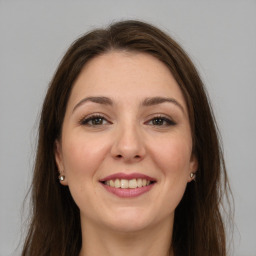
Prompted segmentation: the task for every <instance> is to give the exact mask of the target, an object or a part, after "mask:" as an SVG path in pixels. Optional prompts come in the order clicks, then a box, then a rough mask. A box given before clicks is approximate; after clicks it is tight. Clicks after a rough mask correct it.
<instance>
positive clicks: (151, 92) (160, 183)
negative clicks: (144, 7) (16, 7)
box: [22, 21, 228, 256]
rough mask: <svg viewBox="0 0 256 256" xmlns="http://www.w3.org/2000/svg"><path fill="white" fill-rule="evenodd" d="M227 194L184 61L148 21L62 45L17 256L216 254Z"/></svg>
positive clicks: (212, 129) (207, 114)
mask: <svg viewBox="0 0 256 256" xmlns="http://www.w3.org/2000/svg"><path fill="white" fill-rule="evenodd" d="M58 178H59V179H58ZM227 190H228V182H227V175H226V171H225V164H224V160H223V156H222V152H221V149H220V145H219V140H218V136H217V132H216V125H215V121H214V117H213V114H212V112H211V108H210V105H209V102H208V100H207V97H206V93H205V89H204V87H203V84H202V82H201V80H200V77H199V75H198V73H197V71H196V69H195V67H194V66H193V64H192V62H191V61H190V59H189V58H188V56H187V55H186V53H185V52H184V51H183V50H182V49H181V47H180V46H179V45H178V44H177V43H176V42H175V41H174V40H173V39H171V38H170V37H169V36H167V35H166V34H164V33H163V32H162V31H160V30H159V29H157V28H155V27H153V26H151V25H149V24H145V23H142V22H139V21H124V22H119V23H115V24H113V25H111V26H110V27H109V28H108V29H106V30H104V29H102V30H95V31H92V32H90V33H88V34H86V35H85V36H83V37H81V38H79V39H78V40H77V41H76V42H74V44H73V45H72V46H71V47H70V48H69V50H68V51H67V53H66V55H65V56H64V58H63V60H62V61H61V63H60V65H59V67H58V69H57V72H56V74H55V76H54V78H53V80H52V82H51V85H50V87H49V89H48V92H47V95H46V98H45V101H44V105H43V109H42V113H41V121H40V128H39V141H38V151H37V157H36V163H35V169H34V178H33V184H32V206H33V207H32V210H33V213H32V218H31V224H30V229H29V232H28V235H27V239H26V242H25V246H24V249H23V254H22V255H37V256H40V255H56V256H57V255H58V256H60V255H63V256H64V255H67V256H68V255H79V256H91V255H111V256H115V255H118V256H120V255H122V256H123V255H134V256H136V255H158V256H167V255H172V256H173V255H175V256H182V255H184V256H188V255H194V256H200V255H214V256H216V255H221V256H224V255H227V254H226V253H227V252H226V251H227V249H226V241H225V230H224V223H223V220H222V216H221V214H220V210H221V209H220V206H221V202H222V197H223V195H225V194H227Z"/></svg>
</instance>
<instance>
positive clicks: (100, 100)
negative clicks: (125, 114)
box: [73, 96, 113, 112]
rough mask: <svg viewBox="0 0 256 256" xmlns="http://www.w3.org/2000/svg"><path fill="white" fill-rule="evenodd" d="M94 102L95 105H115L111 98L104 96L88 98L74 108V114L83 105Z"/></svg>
mask: <svg viewBox="0 0 256 256" xmlns="http://www.w3.org/2000/svg"><path fill="white" fill-rule="evenodd" d="M88 101H89V102H94V103H98V104H102V105H113V101H112V100H111V99H110V98H107V97H103V96H98V97H86V98H84V99H82V100H81V101H79V102H78V103H77V104H76V105H75V107H74V108H73V112H74V111H75V110H76V109H77V108H78V107H80V106H81V105H83V104H84V103H86V102H88Z"/></svg>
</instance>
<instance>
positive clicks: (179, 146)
mask: <svg viewBox="0 0 256 256" xmlns="http://www.w3.org/2000/svg"><path fill="white" fill-rule="evenodd" d="M160 145H161V146H159V147H158V148H156V149H155V156H156V157H155V159H156V161H157V163H158V165H160V166H161V169H162V170H163V172H164V173H165V175H177V176H182V174H184V175H187V173H188V172H189V164H190V158H191V146H190V145H191V143H189V142H188V140H183V139H178V138H174V139H173V140H165V142H163V143H161V144H160Z"/></svg>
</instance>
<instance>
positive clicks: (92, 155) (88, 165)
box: [63, 136, 107, 178]
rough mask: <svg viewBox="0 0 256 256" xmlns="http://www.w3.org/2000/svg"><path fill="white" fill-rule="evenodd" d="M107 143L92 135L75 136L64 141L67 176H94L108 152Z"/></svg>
mask: <svg viewBox="0 0 256 256" xmlns="http://www.w3.org/2000/svg"><path fill="white" fill-rule="evenodd" d="M106 147H107V145H106V143H104V142H102V141H101V140H99V139H93V138H90V136H76V137H75V136H74V137H69V140H67V141H64V142H63V148H64V151H63V155H64V158H63V159H64V168H65V169H66V172H67V177H68V178H69V177H70V178H72V177H73V176H74V177H75V176H79V178H81V177H82V176H88V175H90V176H92V175H93V174H94V173H95V172H96V170H97V169H98V168H99V166H100V164H101V163H102V161H103V160H104V157H105V154H106V151H107V150H106Z"/></svg>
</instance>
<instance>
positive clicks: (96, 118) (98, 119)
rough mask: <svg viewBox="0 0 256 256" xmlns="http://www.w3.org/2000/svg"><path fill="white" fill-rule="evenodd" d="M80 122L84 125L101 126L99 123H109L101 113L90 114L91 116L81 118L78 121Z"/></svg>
mask: <svg viewBox="0 0 256 256" xmlns="http://www.w3.org/2000/svg"><path fill="white" fill-rule="evenodd" d="M80 124H81V125H85V126H101V125H106V124H109V121H107V119H106V118H105V117H104V116H102V115H92V116H89V117H86V118H83V119H82V120H81V121H80Z"/></svg>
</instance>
